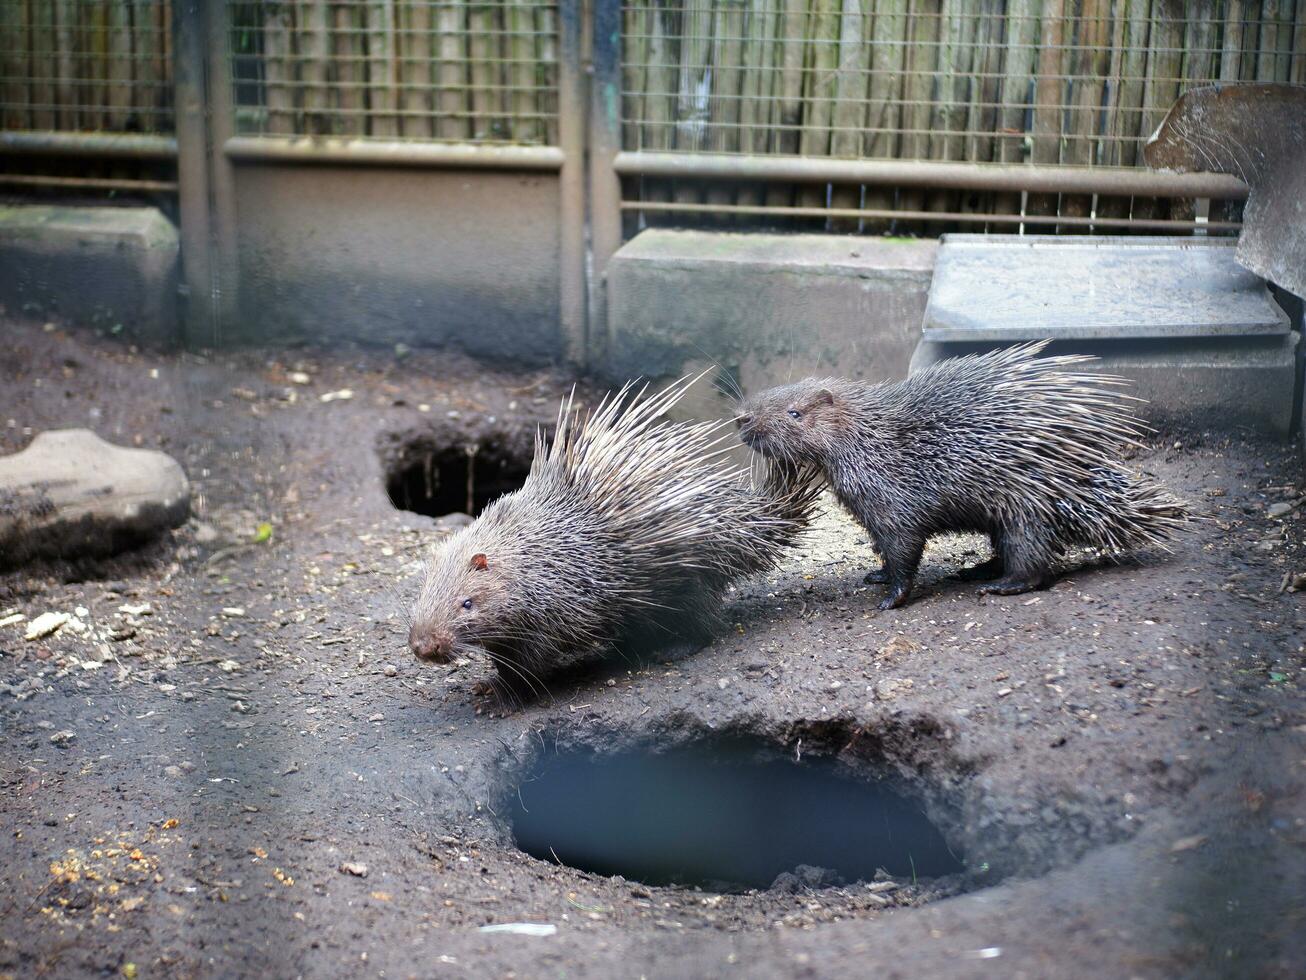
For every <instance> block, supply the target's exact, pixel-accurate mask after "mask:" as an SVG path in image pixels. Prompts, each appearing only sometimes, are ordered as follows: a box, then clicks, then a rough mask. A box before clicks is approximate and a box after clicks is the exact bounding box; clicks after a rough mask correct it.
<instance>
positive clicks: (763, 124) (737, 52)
mask: <svg viewBox="0 0 1306 980" xmlns="http://www.w3.org/2000/svg"><path fill="white" fill-rule="evenodd" d="M623 17H624V24H623V27H624V31H623V35H624V37H623V41H624V44H623V79H622V81H623V99H622V118H623V124H622V139H623V145H624V147H625V148H626V149H628V150H650V151H675V152H688V153H703V152H710V153H738V154H802V155H806V156H816V157H841V158H895V159H907V160H951V161H974V162H984V163H989V162H1005V163H1020V162H1033V163H1039V164H1056V165H1063V164H1065V165H1078V166H1088V167H1094V166H1117V167H1119V166H1124V167H1131V166H1141V165H1142V156H1141V149H1142V145H1143V143H1144V142H1145V141H1146V139H1147V137H1148V136H1149V135H1150V134H1151V133H1152V131H1153V130H1154V129H1155V128H1156V126H1157V125H1158V124H1159V123H1160V121H1161V119H1162V118H1163V117H1164V115H1165V112H1166V111H1167V110H1168V108H1169V107H1170V105H1171V104H1172V103H1173V102H1174V100H1175V98H1177V97H1178V95H1179V94H1180V93H1181V92H1183V91H1184V90H1186V89H1188V88H1191V87H1194V86H1197V85H1202V84H1208V83H1210V82H1211V81H1214V80H1228V81H1233V80H1263V81H1289V80H1292V81H1306V3H1301V2H1296V3H1294V2H1288V0H1264V2H1260V0H1247V2H1239V0H1192V2H1179V0H968V2H961V0H635V2H628V3H624V4H623ZM641 193H643V194H645V195H646V196H649V195H650V193H651V196H652V197H657V196H658V194H659V193H663V194H665V193H666V191H665V188H663V189H661V191H659V189H658V188H652V189H651V190H650V189H649V188H645V189H644V191H642V192H641ZM721 194H722V192H721V191H720V189H718V190H717V191H716V197H715V198H714V197H713V195H711V194H709V195H708V198H707V202H708V203H711V202H712V201H713V200H716V202H717V203H722V202H723V201H724V200H725V198H724V197H722V196H721ZM761 194H762V189H758V188H752V189H749V188H744V189H741V190H739V192H738V201H739V202H740V203H745V204H754V203H758V202H760V201H761V199H762V198H761V196H760V195H761ZM675 196H676V200H678V201H682V203H683V202H684V201H685V200H687V199H693V198H694V194H693V192H692V191H691V190H686V188H684V187H683V186H682V187H681V188H679V191H678V192H677V193H676V195H675ZM765 198H766V203H768V204H772V205H776V206H785V205H792V206H795V207H800V206H801V207H808V208H812V207H816V208H820V207H834V208H839V207H842V208H854V209H856V208H859V207H860V208H862V209H864V210H877V209H881V210H882V209H886V208H887V209H895V208H896V209H899V210H906V211H913V212H919V211H922V210H926V211H945V212H951V213H957V212H962V211H967V210H972V211H976V212H979V213H996V212H1004V213H1009V214H1010V213H1017V214H1020V213H1024V214H1027V215H1030V216H1038V215H1060V216H1064V217H1066V218H1070V219H1075V218H1084V217H1087V216H1090V215H1100V216H1101V217H1103V218H1109V217H1111V216H1115V217H1130V216H1137V217H1140V218H1144V217H1148V216H1151V217H1157V216H1158V215H1160V216H1161V217H1169V215H1168V214H1167V215H1161V210H1164V202H1163V203H1162V204H1155V205H1154V204H1144V203H1142V202H1135V203H1134V204H1131V202H1130V201H1129V199H1124V200H1123V201H1110V200H1105V199H1101V200H1096V201H1095V200H1094V199H1093V197H1092V195H1078V196H1074V195H1062V196H1061V197H1060V198H1059V199H1058V196H1057V195H1030V196H1029V198H1028V199H1022V197H1021V195H1019V194H1016V195H1010V194H1007V195H994V194H970V195H961V194H958V193H954V192H948V191H938V192H931V191H925V190H919V189H915V190H912V189H907V190H902V191H900V192H899V191H895V190H894V189H892V188H853V187H830V188H823V187H820V186H819V185H818V186H811V187H805V188H799V189H794V188H777V187H771V188H769V189H766V191H765ZM1149 209H1151V210H1150V211H1149ZM1189 210H1190V211H1191V205H1189ZM1144 212H1148V213H1146V214H1145V213H1144ZM995 230H997V229H995ZM1043 230H1047V229H1046V228H1044V229H1043ZM1079 230H1081V231H1082V230H1087V229H1086V228H1084V227H1080V229H1079Z"/></svg>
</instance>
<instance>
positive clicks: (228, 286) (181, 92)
mask: <svg viewBox="0 0 1306 980" xmlns="http://www.w3.org/2000/svg"><path fill="white" fill-rule="evenodd" d="M226 32H227V28H226V5H225V4H224V3H222V2H221V0H175V2H174V3H173V8H172V41H173V51H174V52H175V54H174V57H173V61H174V69H173V78H174V87H175V101H176V116H177V124H176V127H177V185H178V187H177V203H178V211H179V213H180V217H181V261H182V274H183V277H184V283H185V286H184V291H185V297H186V303H185V311H186V312H185V322H184V325H183V333H184V337H185V341H186V343H187V344H188V345H190V346H205V345H212V344H216V343H217V342H218V341H219V339H220V338H221V336H222V329H223V326H224V324H226V323H229V322H230V321H231V319H232V318H233V317H234V310H235V297H236V271H235V269H236V262H235V259H236V222H235V195H234V193H233V182H232V175H231V164H230V163H229V162H228V161H227V159H226V158H225V156H224V155H223V153H222V144H223V142H225V140H226V139H227V138H228V137H229V136H230V135H231V132H232V126H233V124H234V113H233V111H232V97H233V93H232V88H231V69H230V60H229V58H228V56H227V48H228V46H227V36H226Z"/></svg>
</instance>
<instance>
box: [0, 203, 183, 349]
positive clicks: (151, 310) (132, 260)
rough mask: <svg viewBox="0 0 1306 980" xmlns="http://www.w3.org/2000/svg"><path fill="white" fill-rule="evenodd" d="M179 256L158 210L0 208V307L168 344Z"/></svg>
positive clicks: (175, 332)
mask: <svg viewBox="0 0 1306 980" xmlns="http://www.w3.org/2000/svg"><path fill="white" fill-rule="evenodd" d="M178 254H179V245H178V237H177V230H176V228H174V227H173V225H172V223H171V222H170V221H168V219H167V218H165V217H164V216H163V213H162V212H161V211H159V210H158V209H157V208H139V207H137V208H108V207H63V206H57V205H56V206H47V205H32V204H23V205H9V206H0V268H3V269H4V270H5V274H4V275H2V276H0V302H2V303H5V304H6V305H8V306H9V307H10V309H11V310H13V311H15V312H28V313H33V314H40V315H43V316H51V315H58V316H61V317H64V318H66V319H68V320H70V321H75V322H78V323H88V324H94V325H95V326H98V327H102V328H103V329H105V330H107V331H110V332H112V333H122V334H124V335H126V336H130V337H132V338H134V339H137V340H140V341H142V342H145V343H149V344H154V345H158V346H168V345H171V344H173V343H175V342H176V341H177V339H178V337H179V329H178V320H177V286H178V278H177V266H178Z"/></svg>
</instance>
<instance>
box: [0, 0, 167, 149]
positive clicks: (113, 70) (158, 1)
mask: <svg viewBox="0 0 1306 980" xmlns="http://www.w3.org/2000/svg"><path fill="white" fill-rule="evenodd" d="M170 18H171V5H170V3H169V2H168V0H0V124H2V125H3V128H4V129H6V130H42V131H61V132H111V133H113V132H116V133H159V134H168V133H171V132H172V129H173V114H172V91H173V89H172V52H171V50H170V33H171V24H170Z"/></svg>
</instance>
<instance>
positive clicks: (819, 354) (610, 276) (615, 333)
mask: <svg viewBox="0 0 1306 980" xmlns="http://www.w3.org/2000/svg"><path fill="white" fill-rule="evenodd" d="M935 249H936V245H935V243H934V242H932V241H930V242H920V241H906V240H892V239H875V238H871V239H868V238H851V237H849V238H844V237H839V236H834V235H763V234H747V235H745V234H734V233H729V232H701V231H664V230H650V231H645V232H642V233H641V234H639V235H637V236H636V237H635V238H634V239H632V240H631V241H629V242H627V243H626V244H625V245H624V246H623V247H622V248H621V249H620V250H619V251H618V252H617V254H616V255H615V256H614V257H613V259H612V262H611V263H610V264H609V266H608V273H607V289H608V343H607V354H606V357H605V358H603V359H602V367H603V369H604V373H605V374H606V375H607V376H608V377H609V379H610V380H612V381H621V380H624V379H626V378H628V377H635V376H643V377H665V376H669V375H675V376H678V375H680V374H682V373H685V372H687V371H689V370H692V369H694V368H695V367H703V366H706V365H710V364H711V363H712V362H713V361H715V362H716V363H718V364H719V365H720V366H721V367H723V368H725V369H726V370H727V371H728V372H730V374H731V375H732V376H733V377H734V378H735V379H736V380H737V381H739V382H740V383H741V384H742V386H743V387H744V388H745V390H757V389H760V388H764V387H767V386H769V385H772V384H778V383H782V382H784V381H785V380H787V379H789V378H791V377H793V378H798V377H802V376H804V375H807V374H812V373H815V372H818V371H821V372H826V373H835V374H845V375H852V376H855V377H860V378H865V379H867V380H871V381H878V380H889V379H896V378H903V377H906V374H907V366H908V362H909V360H910V358H911V352H912V350H913V348H914V347H915V345H916V341H917V340H918V339H919V336H920V323H921V315H922V313H923V312H924V310H925V300H926V297H927V294H928V290H929V284H930V274H931V270H932V269H933V265H934V253H935ZM700 387H701V388H703V389H706V388H707V386H706V385H704V386H700ZM703 410H704V411H712V412H714V414H717V415H719V414H720V412H721V410H722V406H719V405H718V406H717V407H716V408H715V409H713V408H711V407H710V406H704V408H703Z"/></svg>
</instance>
